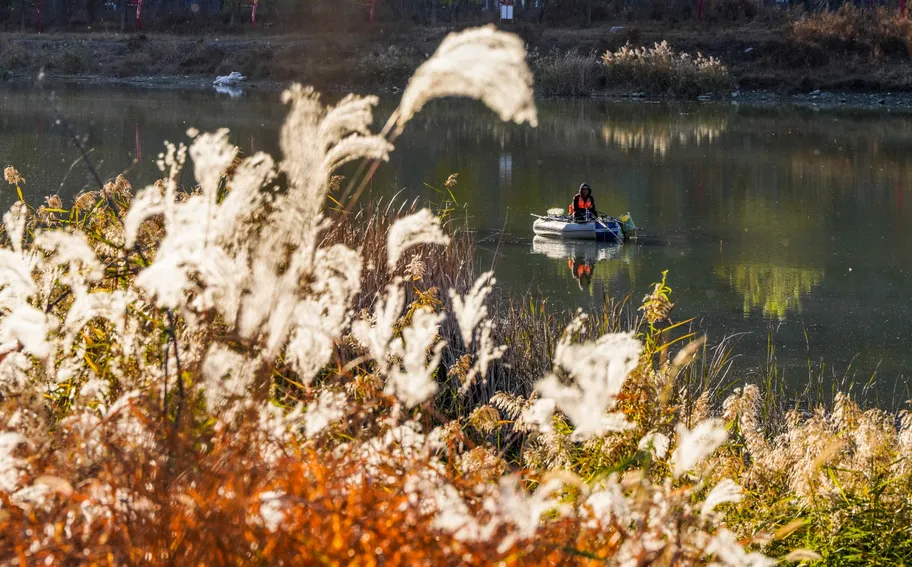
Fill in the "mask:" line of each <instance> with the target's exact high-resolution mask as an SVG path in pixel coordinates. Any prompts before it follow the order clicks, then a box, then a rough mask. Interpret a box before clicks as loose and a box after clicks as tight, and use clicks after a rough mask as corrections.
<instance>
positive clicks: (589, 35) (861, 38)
mask: <svg viewBox="0 0 912 567" xmlns="http://www.w3.org/2000/svg"><path fill="white" fill-rule="evenodd" d="M508 29H509V30H510V31H515V32H517V33H518V34H519V35H520V37H522V39H523V40H524V41H525V42H526V44H527V47H528V48H529V49H530V53H531V54H532V55H531V58H530V63H531V64H532V66H533V71H534V72H535V74H536V89H537V92H538V93H539V94H542V95H561V96H588V95H591V94H600V93H629V92H634V91H639V92H645V93H649V94H671V95H676V96H683V97H687V98H693V97H694V96H696V95H698V94H706V93H715V94H717V95H720V94H721V95H724V94H727V93H728V92H730V90H731V89H732V88H734V87H735V86H737V87H740V88H741V89H766V90H772V91H777V92H780V93H794V92H804V93H807V92H810V91H812V90H815V89H821V90H833V91H844V92H848V91H853V92H877V91H908V90H910V87H912V83H910V79H909V77H912V72H910V71H912V63H910V61H909V56H908V54H909V51H908V47H907V46H908V45H910V44H912V35H910V30H909V24H908V21H907V20H905V19H903V18H900V17H898V15H896V14H895V13H894V12H892V11H886V10H860V9H857V8H854V7H852V6H849V5H847V6H845V7H843V8H841V9H840V10H838V11H836V12H825V13H818V14H809V15H807V14H806V15H800V16H795V17H791V16H789V15H788V14H784V15H779V16H777V17H776V18H768V19H760V18H758V19H755V20H753V21H747V22H744V21H734V22H727V21H726V22H719V23H704V24H697V23H693V22H690V23H686V22H685V23H675V24H665V23H661V22H627V23H624V25H623V26H622V29H621V30H620V31H617V30H616V31H614V32H612V31H611V28H610V27H608V26H603V27H593V28H584V29H565V28H554V27H549V26H538V25H535V24H530V23H524V24H517V25H516V26H511V27H508ZM449 31H450V28H445V27H421V26H402V25H399V26H385V27H381V26H378V27H377V28H376V29H373V30H371V29H368V30H367V31H363V32H360V33H348V32H338V33H332V34H329V33H327V34H320V33H309V34H304V35H295V36H288V35H269V34H268V33H264V34H247V35H235V36H232V35H224V36H207V37H203V38H195V37H188V36H169V35H157V34H151V35H148V36H147V35H143V34H139V35H115V34H90V33H89V34H65V35H42V36H35V35H18V34H6V35H4V36H3V38H2V41H0V73H3V74H5V75H6V76H8V77H9V76H27V75H33V76H34V75H37V73H38V72H39V71H40V70H41V69H44V70H45V71H46V72H47V73H48V74H49V75H52V76H54V75H58V76H61V75H62V76H98V77H115V78H129V77H149V76H153V77H154V76H164V77H175V76H187V77H198V78H203V79H211V78H213V77H214V76H215V75H218V74H226V73H229V72H231V71H240V72H241V73H243V74H244V75H246V76H248V77H250V78H251V79H252V80H254V81H261V82H263V81H267V82H276V83H285V82H288V81H301V82H305V83H308V84H313V85H317V86H319V87H320V88H324V89H327V88H333V89H338V88H354V89H358V90H365V91H377V90H384V89H386V90H388V89H393V88H399V89H401V88H404V86H405V84H406V83H407V81H408V78H409V77H410V76H411V73H412V72H413V71H414V70H415V69H416V68H417V67H418V65H420V64H421V62H422V61H424V60H425V59H426V58H427V56H428V54H429V53H431V52H432V51H433V50H434V49H436V47H437V45H438V44H439V43H440V41H441V40H442V39H443V37H444V36H445V34H446V33H448V32H449ZM662 42H667V47H668V49H670V50H672V51H673V52H674V53H675V54H676V56H678V57H680V56H683V55H687V56H689V57H690V58H691V59H692V60H697V59H698V58H699V56H700V54H702V56H705V57H707V58H710V57H712V58H715V59H716V60H717V61H718V63H719V65H720V66H722V67H725V68H726V69H727V76H722V75H718V74H717V75H716V77H715V79H714V80H712V81H708V82H705V83H703V82H698V83H696V84H694V83H692V82H691V83H690V86H688V87H687V88H683V89H680V90H678V89H675V88H674V86H675V82H674V81H669V80H668V79H667V78H659V80H655V78H656V76H657V75H655V74H652V75H653V78H652V79H649V80H638V81H631V80H628V78H629V77H630V74H629V73H627V72H621V73H618V72H613V71H612V70H611V69H610V68H608V67H606V66H605V65H604V64H603V63H604V59H603V58H604V56H605V54H606V53H615V54H617V53H621V52H622V51H623V50H624V48H625V46H629V48H630V49H631V51H633V50H636V49H637V48H643V49H652V48H654V47H655V46H656V45H657V44H659V45H661V44H662ZM720 78H721V79H724V80H719V79H720ZM166 82H167V81H166ZM694 93H696V94H694Z"/></svg>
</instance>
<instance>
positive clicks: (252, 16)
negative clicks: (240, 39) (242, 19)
mask: <svg viewBox="0 0 912 567" xmlns="http://www.w3.org/2000/svg"><path fill="white" fill-rule="evenodd" d="M259 3H260V1H259V0H253V9H251V10H250V23H251V24H252V25H254V26H255V25H256V9H257V5H258V4H259Z"/></svg>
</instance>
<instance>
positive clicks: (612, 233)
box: [532, 209, 636, 243]
mask: <svg viewBox="0 0 912 567" xmlns="http://www.w3.org/2000/svg"><path fill="white" fill-rule="evenodd" d="M532 216H534V217H536V219H535V222H533V223H532V230H533V231H534V232H535V234H536V235H537V236H547V237H550V238H564V239H569V240H596V241H599V242H618V243H621V242H624V241H625V240H627V239H628V238H631V237H633V236H634V234H635V231H636V226H635V225H634V224H633V221H632V219H631V218H630V214H629V213H628V214H626V215H623V216H622V217H620V218H615V217H609V216H602V217H595V218H591V219H586V220H576V219H575V218H574V217H572V216H568V215H564V214H559V213H557V214H556V211H555V210H554V209H552V210H550V211H548V214H547V215H545V216H539V215H532Z"/></svg>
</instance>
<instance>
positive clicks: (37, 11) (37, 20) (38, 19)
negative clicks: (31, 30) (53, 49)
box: [35, 0, 44, 33]
mask: <svg viewBox="0 0 912 567" xmlns="http://www.w3.org/2000/svg"><path fill="white" fill-rule="evenodd" d="M35 29H36V30H37V31H38V33H44V26H43V25H41V0H35Z"/></svg>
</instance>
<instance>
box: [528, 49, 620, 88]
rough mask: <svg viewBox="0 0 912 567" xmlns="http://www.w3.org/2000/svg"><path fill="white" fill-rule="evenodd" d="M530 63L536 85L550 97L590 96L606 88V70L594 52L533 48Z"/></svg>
mask: <svg viewBox="0 0 912 567" xmlns="http://www.w3.org/2000/svg"><path fill="white" fill-rule="evenodd" d="M529 63H530V66H531V67H532V71H533V72H534V73H535V86H536V88H537V89H538V91H539V92H540V93H542V94H545V95H549V96H588V95H590V94H592V93H595V92H598V91H600V90H603V89H604V88H605V77H606V74H607V73H606V69H605V68H604V66H603V65H601V64H600V63H599V60H598V57H597V56H596V54H595V53H589V54H585V53H580V52H577V51H569V52H562V51H558V50H552V51H549V52H548V53H545V54H541V53H538V52H535V51H533V52H532V53H531V54H530V55H529Z"/></svg>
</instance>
